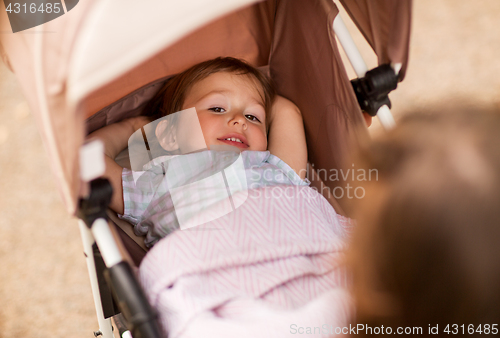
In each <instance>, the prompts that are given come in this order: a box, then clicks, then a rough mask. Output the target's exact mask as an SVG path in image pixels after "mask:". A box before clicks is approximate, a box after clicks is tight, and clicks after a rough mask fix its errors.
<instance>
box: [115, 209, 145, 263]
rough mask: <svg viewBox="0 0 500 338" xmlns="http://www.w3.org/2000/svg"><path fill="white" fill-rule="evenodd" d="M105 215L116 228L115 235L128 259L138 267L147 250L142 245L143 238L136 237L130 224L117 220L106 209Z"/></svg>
mask: <svg viewBox="0 0 500 338" xmlns="http://www.w3.org/2000/svg"><path fill="white" fill-rule="evenodd" d="M107 213H108V217H109V219H110V221H111V223H112V224H113V225H115V226H116V230H117V233H118V235H119V236H120V239H121V241H122V244H123V246H124V247H125V249H126V250H127V252H128V254H129V255H130V258H132V261H133V262H134V264H135V265H136V266H139V264H140V263H141V261H142V259H143V258H144V256H146V253H147V252H148V248H146V246H145V245H144V237H141V236H137V235H136V234H135V233H134V230H133V226H132V224H130V223H128V222H126V221H124V220H121V219H119V218H118V216H117V215H116V213H115V212H114V211H112V210H109V209H108V212H107Z"/></svg>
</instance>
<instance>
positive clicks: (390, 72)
mask: <svg viewBox="0 0 500 338" xmlns="http://www.w3.org/2000/svg"><path fill="white" fill-rule="evenodd" d="M398 81H399V79H398V76H397V75H396V73H395V72H394V69H393V68H392V67H391V65H389V64H384V65H380V66H378V67H377V68H374V69H372V70H370V71H368V72H366V74H365V77H362V78H360V79H354V80H352V81H351V84H352V86H353V89H354V92H355V93H356V98H357V100H358V103H359V106H360V107H361V110H363V111H365V112H367V113H368V114H370V115H371V116H375V115H377V111H378V110H379V108H380V107H382V106H383V105H387V106H388V107H389V108H391V101H390V100H389V93H390V92H391V91H393V90H394V89H396V88H397V86H398Z"/></svg>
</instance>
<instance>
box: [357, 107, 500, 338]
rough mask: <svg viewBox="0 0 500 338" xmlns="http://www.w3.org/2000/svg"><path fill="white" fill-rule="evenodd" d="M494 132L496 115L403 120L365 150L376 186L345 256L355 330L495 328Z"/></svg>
mask: <svg viewBox="0 0 500 338" xmlns="http://www.w3.org/2000/svg"><path fill="white" fill-rule="evenodd" d="M499 131H500V114H499V113H498V112H481V111H477V109H473V110H469V111H465V112H459V111H453V115H451V114H446V113H435V114H431V115H410V116H408V117H407V118H406V119H403V121H401V123H400V125H399V126H398V127H397V128H396V129H395V130H393V131H391V132H389V133H388V134H387V135H385V136H384V137H383V138H382V139H379V140H377V141H375V142H373V143H372V144H371V145H370V146H368V147H367V148H366V149H365V150H364V151H363V153H362V156H361V157H362V159H363V160H364V161H365V163H364V167H366V168H367V169H377V170H378V176H379V180H378V181H377V182H371V186H368V187H367V191H366V197H365V199H364V200H363V201H362V203H363V204H364V207H362V208H360V209H359V217H358V220H359V224H358V227H357V229H356V230H355V232H354V234H353V241H352V245H351V251H350V256H349V261H350V263H351V267H352V268H353V284H354V288H353V291H354V296H355V303H356V317H357V318H356V322H357V323H359V324H365V325H370V326H371V327H375V326H378V327H380V326H381V325H384V326H388V325H390V326H392V328H393V329H395V328H396V327H398V326H421V327H423V333H424V334H426V333H427V331H428V324H430V325H431V326H435V325H436V324H439V329H440V330H441V331H440V332H442V330H443V329H444V328H445V326H446V324H458V325H461V324H466V325H468V324H474V325H475V327H477V325H478V324H483V325H484V324H485V323H492V322H494V321H498V318H500V245H499V243H498V242H499V240H500V207H499V206H500V132H499ZM490 328H491V327H490Z"/></svg>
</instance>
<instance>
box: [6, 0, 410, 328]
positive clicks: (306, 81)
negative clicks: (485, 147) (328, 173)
mask: <svg viewBox="0 0 500 338" xmlns="http://www.w3.org/2000/svg"><path fill="white" fill-rule="evenodd" d="M341 3H342V5H343V6H344V8H345V9H346V10H347V12H348V13H349V15H350V16H351V17H352V19H353V20H354V22H355V23H356V24H357V26H358V28H359V29H360V30H361V32H362V33H363V35H364V37H365V38H366V39H367V41H368V42H369V43H370V45H371V46H372V48H373V49H374V51H375V52H376V54H377V56H378V63H379V65H380V66H379V67H377V68H376V69H374V70H372V71H369V72H367V70H366V67H364V66H363V63H362V62H361V61H359V58H358V55H357V54H356V51H355V50H353V49H352V44H351V43H350V40H349V38H348V36H346V35H344V33H343V31H344V28H345V27H344V26H343V25H342V22H341V21H340V19H339V17H338V16H337V14H338V9H337V8H336V6H335V4H334V3H333V2H332V1H330V0H307V1H305V0H302V1H301V0H268V1H264V2H260V1H254V0H236V1H235V0H231V1H220V0H214V1H207V0H204V1H201V0H193V1H189V2H183V3H182V4H181V3H177V2H170V1H169V2H167V1H152V0H149V1H143V2H141V4H140V6H141V8H138V7H137V4H134V5H132V4H124V3H123V2H122V1H121V2H118V1H114V0H109V1H96V0H87V1H82V2H80V3H78V5H77V6H75V7H73V8H72V9H71V10H69V11H68V12H67V13H66V14H65V15H63V16H61V17H59V18H57V19H56V20H53V21H50V22H47V23H46V24H44V25H42V26H38V27H36V28H34V30H35V31H38V32H43V31H55V32H56V34H29V35H28V34H26V35H20V34H12V35H8V36H5V37H4V39H3V41H2V47H3V51H4V55H3V56H4V60H5V61H6V63H7V64H8V65H9V66H10V68H11V69H12V70H13V71H14V72H15V73H16V74H17V76H18V78H19V82H20V84H21V86H22V89H23V92H24V94H25V96H26V98H27V100H28V103H29V105H30V107H31V109H32V111H33V114H34V116H35V117H36V119H37V122H38V125H39V126H41V131H40V132H41V135H42V139H43V141H44V144H45V146H46V149H47V151H48V153H49V157H50V158H51V159H52V160H51V163H52V170H53V172H54V174H55V176H56V178H57V181H58V182H59V190H60V192H61V194H62V196H63V199H64V202H65V204H66V207H67V210H68V212H69V213H71V214H78V215H80V217H81V218H82V219H83V220H84V222H81V231H82V237H83V240H84V248H85V253H86V256H87V262H88V266H89V273H90V275H91V284H92V290H93V294H94V300H95V303H96V310H97V315H98V320H99V326H100V328H99V331H97V332H96V335H102V336H104V337H112V335H113V333H112V328H111V322H110V319H109V317H111V316H112V315H114V314H116V313H117V311H118V310H119V311H121V312H122V313H123V314H124V317H125V318H126V320H127V322H128V323H129V324H130V325H131V328H130V329H131V331H132V332H133V336H134V337H159V336H160V333H159V331H158V327H157V324H156V322H155V315H154V311H153V310H152V309H151V307H150V306H149V304H148V303H147V301H146V298H145V296H144V295H143V292H142V291H141V289H140V287H139V285H138V283H137V281H136V279H135V276H134V273H133V270H132V269H131V267H130V264H129V263H128V262H127V261H126V260H125V259H124V258H123V254H122V252H121V248H120V246H119V245H118V244H117V243H116V241H115V237H114V235H113V233H112V232H111V231H110V229H109V227H108V223H107V221H106V220H107V216H106V206H107V202H109V194H110V191H109V185H107V184H106V182H105V181H104V180H101V179H95V177H96V175H98V173H99V168H98V167H99V166H98V161H97V160H95V157H92V152H93V151H92V149H89V147H84V149H83V151H80V149H81V148H82V144H83V143H84V137H85V135H86V134H87V133H90V132H92V131H94V130H96V129H98V128H100V127H103V126H105V125H107V124H111V123H114V122H117V121H120V120H122V119H124V118H127V117H131V116H136V115H139V114H141V113H142V111H143V109H144V107H145V106H146V104H147V102H148V100H149V99H151V98H152V97H153V96H154V94H155V93H156V91H157V90H159V88H161V86H162V84H163V83H164V81H166V79H167V78H168V77H169V76H171V75H173V74H176V73H179V72H181V71H183V70H184V69H186V68H188V67H189V66H191V65H193V64H196V63H199V62H201V61H204V60H208V59H212V58H215V57H217V56H234V57H237V58H241V59H244V60H246V61H247V62H249V63H250V64H252V65H254V66H256V67H265V66H267V67H268V71H269V73H270V76H271V77H272V78H273V80H274V82H275V84H276V88H277V91H278V93H279V94H280V95H282V96H284V97H286V98H289V99H290V100H292V101H293V102H294V103H295V104H296V105H297V106H298V107H299V108H300V110H301V111H302V114H303V119H304V127H305V131H306V137H307V145H308V154H309V159H308V160H309V163H311V166H309V172H308V178H309V180H310V181H311V182H312V185H313V186H314V187H316V188H317V189H318V190H319V191H321V192H324V191H327V192H328V191H333V189H334V188H335V187H336V186H337V184H339V183H338V182H335V181H324V182H323V181H322V180H321V179H320V177H319V175H317V174H316V172H317V171H319V170H321V169H332V168H333V169H342V168H346V167H347V163H346V159H347V157H348V154H349V153H350V150H351V149H352V148H353V147H354V146H355V144H356V143H357V142H358V141H359V140H363V139H365V138H366V137H367V136H368V134H367V132H366V127H365V125H364V120H363V117H362V114H361V109H360V106H361V108H362V109H363V110H364V111H367V112H369V113H370V114H372V115H375V114H376V113H377V111H380V110H381V113H379V114H382V113H384V112H386V107H387V106H389V105H390V103H389V101H388V97H387V94H388V92H389V91H390V90H392V89H394V88H395V87H396V86H397V82H398V81H401V80H402V79H403V78H404V74H405V70H406V65H407V58H408V44H409V27H410V7H411V1H410V0H408V1H396V0H392V1H391V0H384V1H378V2H376V3H375V2H371V1H366V0H342V1H341ZM2 22H3V24H4V25H7V24H8V20H7V18H5V20H3V21H2ZM332 23H333V26H334V28H335V33H334V31H333V29H332ZM3 29H5V30H8V28H7V27H5V28H3ZM336 35H337V36H338V38H339V40H340V41H341V43H342V45H343V46H344V48H345V50H346V53H347V55H348V56H349V58H350V60H351V62H352V63H353V66H354V69H355V70H356V72H357V74H358V77H359V79H357V80H355V81H353V82H352V83H351V82H350V81H349V79H348V77H347V75H346V72H345V69H344V65H343V64H342V61H341V57H340V54H339V51H338V49H337V44H336V40H335V36H336ZM353 88H354V90H353ZM383 116H384V117H383V119H384V120H383V123H385V124H386V125H389V126H390V125H391V123H392V121H391V119H390V118H387V117H386V115H383ZM79 154H81V157H79ZM88 154H90V155H88ZM87 155H88V156H89V158H90V159H89V160H86V161H85V160H82V158H85V157H86V156H87ZM87 164H91V165H90V166H85V165H87ZM82 174H83V176H82ZM87 181H91V182H90V184H87V183H86V182H87ZM325 197H326V198H327V199H328V201H329V202H330V203H331V204H332V206H333V207H334V208H335V210H336V211H337V212H338V213H340V214H343V213H344V212H343V210H342V209H343V206H342V201H337V200H336V199H335V198H334V197H333V196H332V195H331V194H328V196H325ZM339 202H340V203H339ZM122 238H125V241H127V239H126V237H124V236H122ZM94 241H95V242H97V245H95V244H94ZM133 244H134V243H132V245H130V246H129V247H132V246H133ZM125 246H127V244H126V245H125ZM127 249H128V248H127ZM101 256H102V258H101ZM132 256H133V257H137V255H135V254H132ZM135 263H138V261H137V260H136V262H135ZM96 268H97V270H98V271H102V270H106V271H107V274H108V282H109V283H110V284H111V290H112V293H113V294H114V297H115V300H114V301H113V299H112V297H111V293H110V292H109V289H110V287H109V286H108V284H107V281H106V280H105V278H103V277H102V273H101V272H96ZM116 307H118V309H117V308H116Z"/></svg>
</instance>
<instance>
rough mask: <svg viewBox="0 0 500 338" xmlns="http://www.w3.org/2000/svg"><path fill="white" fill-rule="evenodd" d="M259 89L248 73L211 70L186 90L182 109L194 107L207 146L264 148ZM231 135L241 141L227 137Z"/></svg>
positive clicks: (264, 119)
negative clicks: (210, 73) (225, 145)
mask: <svg viewBox="0 0 500 338" xmlns="http://www.w3.org/2000/svg"><path fill="white" fill-rule="evenodd" d="M260 90H261V89H260V86H258V84H257V81H256V80H255V81H254V79H253V78H252V77H250V76H248V75H237V74H232V73H227V72H220V73H215V74H212V75H210V76H208V77H207V78H205V79H203V80H201V81H199V82H197V83H196V84H194V85H193V86H192V87H191V88H190V89H189V90H188V92H187V93H186V97H185V100H184V105H183V107H182V109H187V108H191V107H195V108H196V111H197V113H198V119H199V121H200V126H201V129H202V131H203V136H204V138H205V142H206V144H207V146H208V148H210V146H211V145H213V144H215V145H224V144H229V145H232V146H236V147H238V148H240V149H241V150H260V151H265V150H266V149H267V136H266V124H265V123H266V112H265V109H264V102H263V99H262V97H261V93H260V92H259V91H260ZM231 138H233V139H239V141H241V142H239V141H238V140H236V141H232V140H227V139H231Z"/></svg>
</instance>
